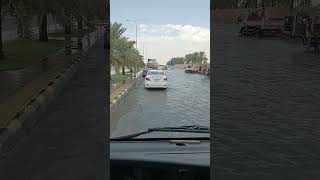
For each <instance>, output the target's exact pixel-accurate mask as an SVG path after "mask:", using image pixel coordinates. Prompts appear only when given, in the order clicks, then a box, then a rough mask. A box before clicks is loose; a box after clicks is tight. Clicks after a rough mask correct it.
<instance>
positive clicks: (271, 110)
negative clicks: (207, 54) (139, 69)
mask: <svg viewBox="0 0 320 180" xmlns="http://www.w3.org/2000/svg"><path fill="white" fill-rule="evenodd" d="M213 29H214V30H213V35H212V36H213V43H212V46H213V47H212V48H213V53H212V57H213V59H214V66H215V67H214V68H213V78H212V81H211V83H212V86H213V90H212V91H213V92H212V98H213V99H214V101H212V104H213V105H212V106H211V108H213V109H212V112H213V115H212V120H213V122H211V125H212V126H211V128H212V129H211V133H212V132H213V134H211V137H212V138H213V141H214V144H213V149H212V150H211V155H212V156H213V162H214V163H215V164H216V166H215V167H214V170H215V173H214V176H215V178H216V179H317V178H318V177H319V176H320V172H319V171H315V169H316V168H315V167H319V165H320V153H319V152H320V142H319V139H320V121H319V119H320V54H305V53H304V52H303V51H304V47H302V46H301V44H298V43H291V42H287V41H285V40H281V39H275V38H262V39H259V38H255V37H238V36H237V32H238V31H239V28H238V26H237V25H234V24H227V23H223V22H221V21H220V22H219V21H215V22H214V23H213ZM213 130H214V131H213ZM213 166H214V164H213ZM275 175H277V177H275Z"/></svg>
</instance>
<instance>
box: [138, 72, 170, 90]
mask: <svg viewBox="0 0 320 180" xmlns="http://www.w3.org/2000/svg"><path fill="white" fill-rule="evenodd" d="M167 81H168V79H167V76H166V75H165V73H164V71H162V70H149V71H148V73H147V75H146V76H145V79H144V87H145V88H147V89H148V88H163V89H166V88H167V87H168V85H167Z"/></svg>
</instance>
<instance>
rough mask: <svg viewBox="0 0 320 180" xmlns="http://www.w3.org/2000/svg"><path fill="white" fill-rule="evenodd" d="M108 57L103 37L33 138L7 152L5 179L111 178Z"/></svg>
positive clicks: (1, 166)
mask: <svg viewBox="0 0 320 180" xmlns="http://www.w3.org/2000/svg"><path fill="white" fill-rule="evenodd" d="M106 57H107V55H106V52H105V51H104V50H103V41H102V40H100V39H99V40H98V41H97V42H96V43H95V44H94V45H93V47H92V48H91V49H90V50H89V52H88V58H87V59H86V60H85V61H84V62H83V63H82V64H81V65H80V69H79V71H78V73H77V74H76V75H75V77H74V79H73V80H72V81H71V82H70V83H69V84H68V85H67V86H66V88H65V90H64V91H63V93H62V94H61V95H60V96H59V97H57V98H56V102H55V103H54V104H53V105H51V106H50V107H49V108H48V112H47V113H46V115H45V116H44V117H43V118H41V120H40V121H39V123H38V124H37V125H36V127H34V129H33V130H32V131H31V132H30V134H29V136H27V137H25V138H24V139H23V141H21V142H20V143H19V144H17V145H16V147H15V148H14V149H13V151H12V152H10V153H8V154H2V159H1V160H0V169H1V171H0V177H1V180H21V179H32V180H42V179H43V180H45V179H59V180H70V179H77V180H83V179H107V174H108V169H107V163H108V161H107V160H108V159H107V158H108V157H107V155H108V148H107V147H108V145H107V144H106V142H107V137H108V134H109V124H108V122H107V114H106V112H107V109H106V97H107V92H108V89H107V88H106V87H107V86H106V83H107V81H106V77H105V74H106V72H105V71H106V70H105V67H106V62H107V61H106Z"/></svg>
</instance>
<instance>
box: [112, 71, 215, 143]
mask: <svg viewBox="0 0 320 180" xmlns="http://www.w3.org/2000/svg"><path fill="white" fill-rule="evenodd" d="M167 76H168V88H167V89H166V90H161V89H160V90H159V89H154V90H147V89H145V88H144V84H143V78H142V77H141V80H140V81H138V82H137V83H136V85H135V86H134V87H133V88H132V89H131V90H130V92H129V94H128V96H127V97H126V98H125V99H124V100H123V102H121V103H120V104H119V105H118V106H117V107H115V108H114V109H113V110H112V111H111V118H110V130H111V138H112V137H118V136H121V135H128V134H132V133H136V132H140V131H145V130H147V128H154V127H163V126H184V125H202V126H210V123H209V118H210V117H209V112H210V107H209V97H210V88H209V85H210V80H209V78H208V77H206V76H203V75H198V74H188V73H185V72H184V70H183V69H174V70H168V71H167Z"/></svg>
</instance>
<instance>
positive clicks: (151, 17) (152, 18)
mask: <svg viewBox="0 0 320 180" xmlns="http://www.w3.org/2000/svg"><path fill="white" fill-rule="evenodd" d="M110 2H111V4H110V7H111V14H110V16H111V19H110V20H111V22H120V23H122V24H123V26H124V27H126V28H127V32H126V33H125V36H128V37H130V38H132V39H133V40H134V37H135V24H134V23H132V22H127V21H126V20H127V19H130V20H132V19H138V20H140V21H138V26H139V28H138V49H139V50H140V51H141V52H142V51H143V50H142V49H143V48H142V47H143V46H144V47H145V49H146V50H144V51H147V55H148V57H149V58H157V59H158V60H159V61H161V63H165V62H166V61H167V60H168V59H170V57H172V56H174V57H175V56H184V55H185V54H186V53H192V52H194V51H199V50H203V51H205V52H206V54H207V53H209V49H210V47H209V39H210V37H209V35H208V34H210V33H208V31H210V0H111V1H110ZM198 36H200V37H198ZM188 37H190V39H188ZM173 49H174V50H175V51H174V52H173V51H172V50H173ZM145 54H146V53H145ZM207 56H208V57H209V54H207Z"/></svg>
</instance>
